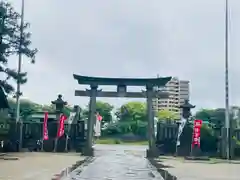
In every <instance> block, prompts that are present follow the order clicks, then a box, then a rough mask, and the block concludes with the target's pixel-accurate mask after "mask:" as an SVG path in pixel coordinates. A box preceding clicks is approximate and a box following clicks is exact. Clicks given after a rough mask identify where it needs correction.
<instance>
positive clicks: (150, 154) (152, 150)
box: [146, 86, 158, 158]
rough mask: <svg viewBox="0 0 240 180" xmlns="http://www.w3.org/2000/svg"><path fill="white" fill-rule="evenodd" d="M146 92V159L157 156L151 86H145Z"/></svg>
mask: <svg viewBox="0 0 240 180" xmlns="http://www.w3.org/2000/svg"><path fill="white" fill-rule="evenodd" d="M146 90H147V92H146V95H147V118H148V143H149V149H148V150H147V157H148V158H151V157H156V156H158V154H157V148H156V144H155V141H156V140H155V133H154V113H153V95H154V92H153V86H146Z"/></svg>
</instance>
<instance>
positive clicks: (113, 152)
mask: <svg viewBox="0 0 240 180" xmlns="http://www.w3.org/2000/svg"><path fill="white" fill-rule="evenodd" d="M146 148H147V147H145V146H124V145H96V146H95V157H94V160H93V161H92V162H91V163H90V164H89V165H88V166H86V167H84V168H83V169H80V168H78V169H76V170H75V171H73V172H72V173H71V174H70V176H69V177H68V178H67V179H68V180H71V179H72V180H78V179H80V180H124V179H125V180H136V179H138V180H157V179H158V180H162V179H163V178H161V176H160V174H159V173H157V172H156V170H155V168H153V167H152V166H151V165H150V164H149V162H148V160H147V159H145V158H144V157H145V151H146ZM80 172H81V173H80ZM67 179H66V180H67Z"/></svg>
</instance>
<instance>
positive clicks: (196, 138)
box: [192, 119, 202, 147]
mask: <svg viewBox="0 0 240 180" xmlns="http://www.w3.org/2000/svg"><path fill="white" fill-rule="evenodd" d="M201 127H202V120H200V119H196V120H194V126H193V138H192V146H195V145H198V147H200V137H201Z"/></svg>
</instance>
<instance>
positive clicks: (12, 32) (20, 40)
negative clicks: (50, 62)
mask: <svg viewBox="0 0 240 180" xmlns="http://www.w3.org/2000/svg"><path fill="white" fill-rule="evenodd" d="M20 19H21V16H20V14H19V13H17V12H16V11H15V10H14V9H13V7H12V6H11V4H10V3H6V2H1V3H0V73H4V74H5V75H6V78H5V79H3V78H2V79H0V86H2V87H3V89H4V90H5V92H6V93H11V92H13V91H14V88H13V86H12V85H10V84H9V83H8V80H10V79H13V80H14V81H16V82H17V81H18V82H19V83H21V84H24V83H26V82H27V78H26V75H27V73H26V72H21V73H18V72H17V71H16V70H14V69H11V68H9V67H8V58H9V57H10V56H12V55H18V54H19V53H21V54H22V55H25V56H26V57H27V58H29V59H30V60H31V62H32V63H34V62H35V55H36V53H37V49H31V48H30V45H31V40H30V38H31V34H30V32H28V31H27V30H28V28H29V23H23V26H21V24H20ZM21 30H23V31H22V33H21Z"/></svg>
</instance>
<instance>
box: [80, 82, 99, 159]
mask: <svg viewBox="0 0 240 180" xmlns="http://www.w3.org/2000/svg"><path fill="white" fill-rule="evenodd" d="M97 88H98V86H97V85H96V86H92V85H91V90H87V91H88V92H90V103H89V115H88V121H87V142H86V146H85V148H84V151H83V154H84V155H85V156H93V155H94V152H93V147H92V145H93V127H94V122H95V120H96V117H95V112H96V97H97V92H98V90H97Z"/></svg>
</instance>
